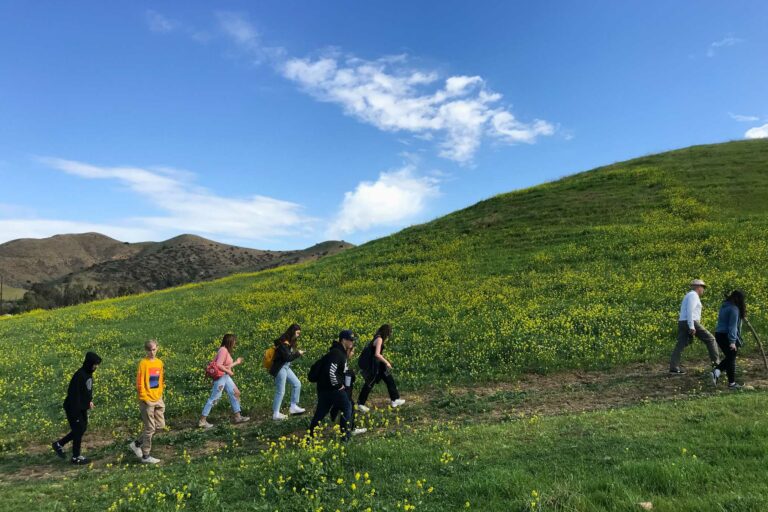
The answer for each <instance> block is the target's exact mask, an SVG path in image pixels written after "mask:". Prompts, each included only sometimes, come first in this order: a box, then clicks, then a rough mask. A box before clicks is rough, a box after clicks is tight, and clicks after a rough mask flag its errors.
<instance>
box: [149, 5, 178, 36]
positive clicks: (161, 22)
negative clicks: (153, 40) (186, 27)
mask: <svg viewBox="0 0 768 512" xmlns="http://www.w3.org/2000/svg"><path fill="white" fill-rule="evenodd" d="M146 17H147V24H148V25H149V29H150V30H151V31H152V32H158V33H168V32H173V31H174V30H175V29H176V28H178V27H179V23H178V22H176V21H173V20H171V19H168V18H166V17H165V16H163V15H162V14H160V13H159V12H157V11H153V10H151V9H150V10H148V11H147V12H146Z"/></svg>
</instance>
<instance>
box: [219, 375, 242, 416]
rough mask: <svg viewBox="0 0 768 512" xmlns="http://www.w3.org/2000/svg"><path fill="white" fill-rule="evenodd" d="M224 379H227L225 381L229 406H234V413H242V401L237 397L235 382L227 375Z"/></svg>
mask: <svg viewBox="0 0 768 512" xmlns="http://www.w3.org/2000/svg"><path fill="white" fill-rule="evenodd" d="M222 379H226V380H225V381H224V389H225V390H226V392H227V395H228V396H229V405H231V406H232V412H233V413H235V414H238V413H239V412H240V400H238V398H237V396H235V381H234V380H232V377H230V376H229V375H225V376H224V377H222Z"/></svg>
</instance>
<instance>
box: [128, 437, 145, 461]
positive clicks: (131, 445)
mask: <svg viewBox="0 0 768 512" xmlns="http://www.w3.org/2000/svg"><path fill="white" fill-rule="evenodd" d="M128 448H130V449H131V451H132V452H133V453H134V454H135V455H136V456H137V457H138V458H142V457H143V456H144V454H143V453H142V452H141V448H139V447H138V446H136V441H131V442H130V443H129V444H128Z"/></svg>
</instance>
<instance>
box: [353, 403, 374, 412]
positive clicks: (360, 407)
mask: <svg viewBox="0 0 768 512" xmlns="http://www.w3.org/2000/svg"><path fill="white" fill-rule="evenodd" d="M355 409H357V410H358V411H360V412H369V411H370V410H371V408H370V407H368V406H367V405H363V404H357V405H356V406H355Z"/></svg>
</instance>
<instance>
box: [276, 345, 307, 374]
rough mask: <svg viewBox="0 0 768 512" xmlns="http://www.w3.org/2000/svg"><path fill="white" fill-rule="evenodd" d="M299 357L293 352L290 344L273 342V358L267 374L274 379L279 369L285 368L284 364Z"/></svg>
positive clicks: (299, 355)
mask: <svg viewBox="0 0 768 512" xmlns="http://www.w3.org/2000/svg"><path fill="white" fill-rule="evenodd" d="M299 357H301V354H299V353H298V352H294V351H293V348H292V347H291V345H290V343H286V342H275V358H274V359H272V367H271V368H270V369H269V374H270V375H272V376H273V377H276V376H277V373H278V372H279V371H280V369H281V368H282V367H283V366H285V363H290V362H291V361H293V360H294V359H298V358H299Z"/></svg>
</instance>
